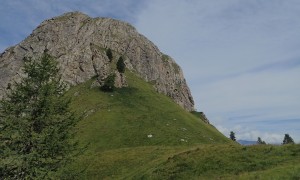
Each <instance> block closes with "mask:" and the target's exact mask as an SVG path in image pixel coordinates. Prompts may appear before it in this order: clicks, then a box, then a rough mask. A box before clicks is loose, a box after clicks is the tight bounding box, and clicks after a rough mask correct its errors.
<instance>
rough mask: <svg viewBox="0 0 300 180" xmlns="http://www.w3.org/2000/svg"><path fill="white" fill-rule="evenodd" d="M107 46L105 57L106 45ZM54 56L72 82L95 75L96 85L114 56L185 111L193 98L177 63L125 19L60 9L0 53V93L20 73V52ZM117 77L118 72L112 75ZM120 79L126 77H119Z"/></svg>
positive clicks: (21, 64)
mask: <svg viewBox="0 0 300 180" xmlns="http://www.w3.org/2000/svg"><path fill="white" fill-rule="evenodd" d="M109 48H110V49H111V50H112V52H113V56H114V59H113V60H112V61H113V62H111V61H110V60H109V59H108V57H107V56H106V50H107V49H109ZM44 52H47V53H48V54H50V55H52V56H54V57H55V58H57V60H58V62H59V65H60V68H61V73H62V76H63V80H65V81H66V82H68V83H69V84H72V85H75V84H78V83H82V82H85V81H86V80H89V79H90V78H92V77H95V76H98V83H100V84H101V82H103V79H105V78H106V77H107V76H108V75H109V74H110V73H111V72H114V71H115V68H114V67H113V66H112V64H115V63H114V62H116V61H117V59H118V58H119V57H120V56H123V57H124V60H125V64H126V67H127V68H128V69H129V70H130V71H133V72H135V73H136V74H138V75H139V76H140V77H142V78H143V79H144V80H145V81H147V82H151V83H152V84H153V85H154V87H155V88H156V90H157V91H158V92H159V93H163V94H166V95H168V96H169V97H171V98H172V99H173V100H174V101H175V102H176V103H178V104H179V105H180V106H182V107H183V108H185V109H186V110H189V111H191V110H193V108H194V102H193V98H192V96H191V93H190V90H189V88H188V86H187V84H186V81H185V79H184V76H183V73H182V70H181V68H180V67H179V66H178V65H177V64H176V63H175V62H174V60H173V59H172V58H170V57H169V56H166V55H164V54H163V53H161V52H160V51H159V49H158V48H157V47H156V46H155V45H154V44H153V43H152V42H151V41H149V40H148V39H147V38H145V37H144V36H143V35H141V34H139V33H138V32H137V31H136V29H135V28H134V27H132V26H131V25H130V24H128V23H125V22H121V21H118V20H114V19H110V18H90V17H89V16H87V15H85V14H82V13H80V12H71V13H66V14H64V15H62V16H58V17H55V18H52V19H49V20H46V21H44V22H43V23H42V24H41V25H39V26H38V27H37V28H36V29H35V30H34V31H33V32H32V34H31V35H30V36H29V37H27V38H26V39H25V40H23V41H22V42H21V43H20V44H18V45H16V46H14V47H10V48H8V49H6V50H5V51H4V52H3V53H2V54H1V55H0V96H3V94H4V91H5V88H6V87H7V84H8V83H9V82H11V81H13V80H18V78H20V76H21V75H20V73H21V68H22V66H23V63H24V60H23V59H24V57H39V56H40V55H41V54H42V53H44ZM117 77H119V78H122V79H119V80H118V82H119V86H122V83H121V85H120V82H125V81H126V80H125V79H124V77H123V76H120V75H117ZM125 83H126V82H125Z"/></svg>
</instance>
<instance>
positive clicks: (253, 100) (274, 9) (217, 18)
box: [136, 0, 300, 143]
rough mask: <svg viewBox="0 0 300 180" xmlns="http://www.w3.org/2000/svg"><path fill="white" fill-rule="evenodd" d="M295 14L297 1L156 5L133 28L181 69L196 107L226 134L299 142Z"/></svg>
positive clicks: (299, 10)
mask: <svg viewBox="0 0 300 180" xmlns="http://www.w3.org/2000/svg"><path fill="white" fill-rule="evenodd" d="M299 16H300V2H299V1H296V0H291V1H280V0H274V1H272V2H271V1H261V0H253V1H241V0H227V1H221V0H213V1H204V0H200V1H192V0H191V1H189V0H187V1H180V0H172V1H171V0H166V1H163V2H162V1H159V0H154V1H151V3H149V4H148V6H146V8H145V9H143V11H141V13H140V15H139V16H138V20H137V23H136V25H137V29H138V30H139V31H140V32H142V33H143V34H145V35H146V36H147V37H149V38H150V39H151V40H152V41H154V43H156V44H158V46H159V48H160V49H162V50H163V51H164V52H165V53H167V54H170V55H171V56H173V57H174V58H175V59H176V60H177V62H178V63H179V64H180V65H181V66H182V67H183V70H184V72H185V75H186V78H187V81H188V83H189V85H190V87H191V90H192V93H193V95H194V98H195V100H196V107H197V109H198V110H199V111H204V112H205V113H206V114H207V116H208V117H209V119H210V120H211V122H212V123H213V124H215V125H216V126H217V127H218V129H219V130H220V131H222V132H223V133H224V134H225V135H227V136H228V135H229V132H230V130H235V131H236V134H237V138H238V139H246V140H256V139H257V137H258V136H261V137H262V138H263V139H264V140H266V141H267V142H270V143H279V142H281V141H282V139H283V136H284V133H290V135H291V136H292V137H293V138H294V139H295V140H296V141H298V142H300V131H299V129H300V112H299V108H300V101H299V100H300V93H299V91H300V80H299V77H300V51H299V49H298V48H299V43H300V36H299V31H300V21H299V20H298V17H299ZM153 27H156V28H153ZM291 119H293V120H294V121H290V120H291ZM274 122H277V123H276V124H274ZM237 127H239V128H237Z"/></svg>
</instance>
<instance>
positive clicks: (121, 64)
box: [117, 56, 125, 73]
mask: <svg viewBox="0 0 300 180" xmlns="http://www.w3.org/2000/svg"><path fill="white" fill-rule="evenodd" d="M117 69H118V71H119V73H124V72H125V63H124V60H123V58H122V56H121V57H120V58H119V60H118V62H117Z"/></svg>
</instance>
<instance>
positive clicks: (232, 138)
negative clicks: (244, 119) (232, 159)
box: [230, 131, 236, 141]
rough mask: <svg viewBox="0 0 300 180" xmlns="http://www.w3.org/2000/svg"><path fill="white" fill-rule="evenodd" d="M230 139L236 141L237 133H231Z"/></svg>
mask: <svg viewBox="0 0 300 180" xmlns="http://www.w3.org/2000/svg"><path fill="white" fill-rule="evenodd" d="M230 139H231V140H233V141H236V139H235V133H234V132H233V131H231V132H230Z"/></svg>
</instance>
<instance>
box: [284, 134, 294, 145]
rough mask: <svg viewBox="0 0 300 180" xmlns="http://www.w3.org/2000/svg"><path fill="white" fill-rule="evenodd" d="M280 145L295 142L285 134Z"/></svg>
mask: <svg viewBox="0 0 300 180" xmlns="http://www.w3.org/2000/svg"><path fill="white" fill-rule="evenodd" d="M282 144H295V142H294V140H293V138H292V137H291V136H290V135H289V134H285V135H284V138H283V142H282Z"/></svg>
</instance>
